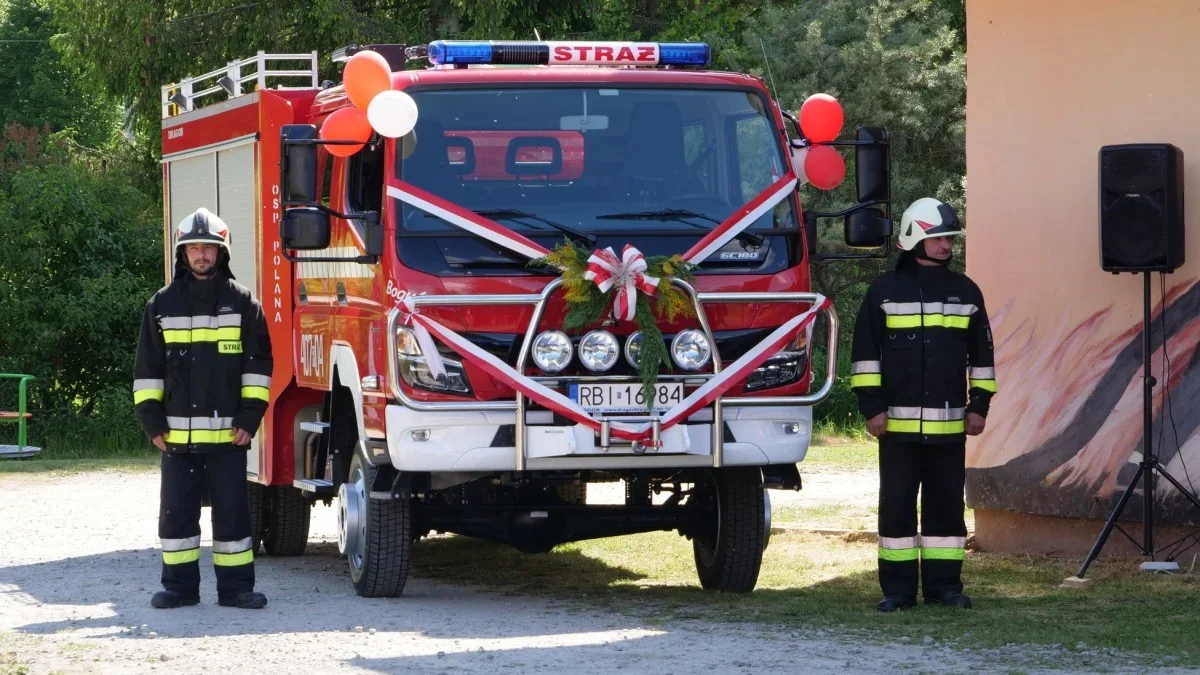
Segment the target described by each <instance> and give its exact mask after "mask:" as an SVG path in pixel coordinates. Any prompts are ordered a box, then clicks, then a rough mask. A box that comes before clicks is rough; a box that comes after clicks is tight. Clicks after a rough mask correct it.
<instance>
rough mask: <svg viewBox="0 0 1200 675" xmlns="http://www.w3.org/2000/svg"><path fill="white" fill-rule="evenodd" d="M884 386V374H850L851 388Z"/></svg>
mask: <svg viewBox="0 0 1200 675" xmlns="http://www.w3.org/2000/svg"><path fill="white" fill-rule="evenodd" d="M882 386H883V376H882V375H879V374H878V373H876V374H870V373H868V374H866V375H851V376H850V388H851V389H854V388H856V387H882Z"/></svg>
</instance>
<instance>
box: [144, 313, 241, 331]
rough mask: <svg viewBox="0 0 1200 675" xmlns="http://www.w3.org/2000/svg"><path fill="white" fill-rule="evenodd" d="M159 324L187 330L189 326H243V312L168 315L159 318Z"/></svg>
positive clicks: (164, 328)
mask: <svg viewBox="0 0 1200 675" xmlns="http://www.w3.org/2000/svg"><path fill="white" fill-rule="evenodd" d="M158 325H160V326H162V329H163V330H186V329H189V328H220V327H222V326H241V325H242V315H241V314H220V315H218V316H211V315H207V314H205V315H199V316H166V317H163V318H162V319H159V321H158Z"/></svg>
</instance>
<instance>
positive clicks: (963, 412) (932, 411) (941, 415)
mask: <svg viewBox="0 0 1200 675" xmlns="http://www.w3.org/2000/svg"><path fill="white" fill-rule="evenodd" d="M966 416H967V409H966V408H921V419H923V420H927V421H928V420H933V421H936V422H946V421H949V420H961V419H963V418H965V417H966Z"/></svg>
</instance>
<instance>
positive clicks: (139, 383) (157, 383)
mask: <svg viewBox="0 0 1200 675" xmlns="http://www.w3.org/2000/svg"><path fill="white" fill-rule="evenodd" d="M166 384H167V383H166V382H165V381H164V380H134V381H133V390H134V391H141V390H143V389H157V390H158V391H162V389H163V387H165V386H166Z"/></svg>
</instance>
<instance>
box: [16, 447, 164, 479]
mask: <svg viewBox="0 0 1200 675" xmlns="http://www.w3.org/2000/svg"><path fill="white" fill-rule="evenodd" d="M158 464H159V460H158V453H157V452H155V453H154V454H153V455H143V456H138V457H122V458H116V459H41V458H40V457H30V458H29V459H6V460H0V476H2V475H21V474H30V475H37V476H39V477H47V476H49V477H59V476H74V475H76V474H80V473H84V472H88V471H99V472H105V473H114V472H116V473H123V472H130V471H143V472H144V471H157V470H158Z"/></svg>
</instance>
